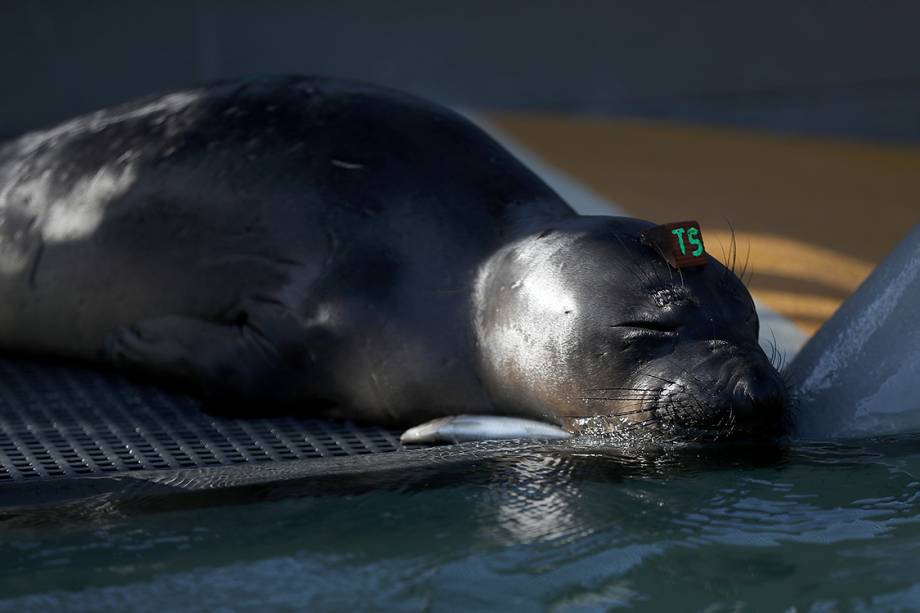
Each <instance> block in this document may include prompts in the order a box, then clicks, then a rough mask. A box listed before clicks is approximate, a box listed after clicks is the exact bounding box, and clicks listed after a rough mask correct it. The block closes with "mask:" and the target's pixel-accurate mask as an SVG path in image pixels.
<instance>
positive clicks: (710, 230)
mask: <svg viewBox="0 0 920 613" xmlns="http://www.w3.org/2000/svg"><path fill="white" fill-rule="evenodd" d="M488 118H489V120H490V121H491V122H493V123H494V124H495V125H496V126H497V127H498V128H499V129H500V130H502V131H503V132H505V133H506V134H508V135H509V136H510V137H511V138H513V139H514V140H516V141H517V142H519V143H521V144H522V145H524V146H525V147H527V148H528V149H530V150H532V151H534V152H535V153H536V154H537V155H538V156H540V157H541V158H543V159H544V160H545V161H547V162H549V163H550V164H552V165H553V166H555V167H557V168H559V169H560V170H563V171H565V172H566V173H567V174H569V175H571V176H572V177H574V178H575V179H578V180H579V181H581V182H582V183H584V184H586V185H587V186H589V187H591V188H592V189H593V190H595V191H596V192H598V193H600V194H601V195H603V196H605V197H606V198H608V199H610V200H612V201H613V202H615V203H616V204H618V205H620V206H621V207H622V208H623V209H625V210H626V211H627V212H628V213H629V214H630V215H633V216H636V217H641V218H645V219H650V220H652V221H656V222H660V223H663V222H667V221H681V220H684V219H697V220H699V222H700V224H701V225H702V227H703V234H704V238H705V240H706V246H707V250H708V251H709V252H710V253H712V254H713V255H715V256H716V257H722V256H723V248H724V252H725V255H726V256H728V255H729V252H730V246H731V234H730V230H729V228H730V227H733V228H734V230H735V243H736V246H737V268H738V269H739V272H740V269H741V268H742V267H743V265H744V262H745V259H746V258H749V263H748V269H749V273H750V271H753V278H752V280H751V281H750V283H749V287H750V288H751V291H752V293H753V294H754V295H755V296H757V297H758V298H759V299H761V300H763V301H764V302H766V303H767V304H768V305H770V306H771V307H772V308H773V309H774V310H776V311H777V312H779V313H781V314H782V315H785V316H786V317H788V318H790V319H791V320H792V321H794V322H795V323H796V324H797V325H798V326H799V327H800V328H801V329H802V330H803V331H805V332H806V333H808V334H811V333H813V332H814V331H815V330H816V329H817V328H818V327H819V326H820V325H821V324H822V323H823V322H824V321H825V320H826V319H827V318H828V317H829V316H830V315H831V314H832V313H833V312H834V310H836V308H837V307H838V306H839V305H840V303H841V302H842V301H843V299H844V298H846V297H847V296H848V295H849V294H850V292H852V291H853V290H854V289H855V288H856V287H857V286H858V285H859V283H861V282H862V280H863V279H864V278H865V277H866V275H867V274H868V273H869V272H870V271H871V270H872V268H873V267H874V266H875V265H876V264H877V263H878V262H879V261H881V260H882V259H883V258H884V257H885V255H887V254H888V252H889V251H890V250H891V249H892V248H893V247H894V246H895V245H896V244H897V242H898V241H899V240H900V239H901V238H903V236H904V235H905V234H906V233H907V232H908V230H910V228H911V227H912V226H913V225H914V224H916V223H917V222H920V147H906V146H885V145H869V144H855V143H849V142H840V141H831V140H816V139H805V138H795V137H785V136H776V135H769V134H764V133H753V132H742V131H736V130H727V129H716V128H702V127H688V126H682V125H674V124H666V123H661V122H642V121H623V120H611V119H604V118H586V117H571V116H558V115H550V114H523V113H494V114H490V115H489V116H488ZM720 244H721V246H722V247H720Z"/></svg>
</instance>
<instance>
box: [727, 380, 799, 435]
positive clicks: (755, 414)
mask: <svg viewBox="0 0 920 613" xmlns="http://www.w3.org/2000/svg"><path fill="white" fill-rule="evenodd" d="M787 405H788V396H787V392H786V386H785V384H784V383H783V380H782V378H781V377H780V375H779V373H777V372H776V371H775V370H774V369H773V368H772V366H771V367H769V369H766V368H762V369H747V370H745V371H744V372H742V373H741V374H740V375H739V376H738V377H737V378H736V379H735V382H734V385H733V387H732V388H731V410H732V414H733V416H734V427H733V434H738V435H742V436H754V437H758V438H761V437H773V436H778V435H780V434H782V429H783V425H784V423H785V414H786V408H787Z"/></svg>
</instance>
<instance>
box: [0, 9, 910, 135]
mask: <svg viewBox="0 0 920 613" xmlns="http://www.w3.org/2000/svg"><path fill="white" fill-rule="evenodd" d="M918 22H920V3H918V2H916V1H882V2H865V1H863V0H859V1H857V0H852V1H851V0H842V1H830V0H828V1H802V0H798V1H795V0H779V1H771V2H765V1H762V2H757V3H754V2H747V1H738V0H713V1H703V0H699V1H687V0H681V1H654V0H652V1H639V0H637V1H629V2H612V1H609V2H574V1H573V2H549V1H545V0H531V1H529V2H500V1H498V0H491V1H490V0H468V1H466V2H462V1H461V2H449V3H448V2H436V1H433V0H428V1H422V0H409V1H405V2H395V1H394V2H381V1H377V2H375V1H373V0H338V1H335V2H295V1H293V0H279V1H263V2H242V1H231V0H228V1H225V2H220V1H217V0H188V1H185V2H173V1H163V0H146V1H145V2H135V1H129V0H112V1H100V2H89V1H83V2H78V1H76V0H60V1H51V0H0V74H2V75H3V79H2V82H0V133H6V134H9V133H14V132H18V131H22V130H25V129H28V128H33V127H36V126H41V125H44V124H48V123H49V122H53V121H56V120H58V119H61V118H64V117H67V116H70V115H73V114H76V113H79V112H83V111H87V110H91V109H95V108H97V107H100V106H104V105H108V104H111V103H115V102H119V101H122V100H125V99H128V98H131V97H133V96H138V95H142V94H146V93H150V92H152V91H157V90H162V89H166V88H172V87H177V86H182V85H186V84H190V83H196V82H199V81H202V80H209V79H215V78H223V77H230V76H236V75H246V74H254V73H263V72H299V73H320V74H329V75H342V76H348V77H357V78H361V79H366V80H371V81H376V82H382V83H386V84H389V85H393V86H396V87H400V88H404V89H408V90H411V91H414V92H416V93H419V94H422V95H425V96H428V97H431V98H435V99H438V100H440V101H442V102H446V103H450V104H456V105H463V106H467V107H472V108H532V109H551V110H564V111H573V110H574V111H587V112H600V113H609V114H625V115H641V116H656V117H657V116H663V117H673V118H680V119H689V120H695V121H703V122H722V123H732V124H742V125H749V126H755V127H764V128H771V129H778V130H785V131H798V132H809V133H831V134H845V135H850V136H856V137H864V138H880V139H902V140H920V104H918V103H920V31H918V25H917V24H918Z"/></svg>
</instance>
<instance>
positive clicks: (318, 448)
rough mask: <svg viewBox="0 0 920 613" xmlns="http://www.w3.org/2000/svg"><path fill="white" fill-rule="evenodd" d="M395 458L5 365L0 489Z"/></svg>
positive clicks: (293, 422) (285, 422)
mask: <svg viewBox="0 0 920 613" xmlns="http://www.w3.org/2000/svg"><path fill="white" fill-rule="evenodd" d="M399 449H401V446H400V443H399V434H398V433H397V432H394V431H390V430H386V429H383V428H375V427H358V426H355V425H353V424H349V423H344V422H335V421H329V420H321V419H295V418H271V419H229V418H221V417H215V416H212V415H208V414H205V413H202V412H201V411H200V410H199V409H198V406H197V403H196V402H195V401H194V400H193V399H191V398H188V397H185V396H181V395H176V394H171V393H168V392H165V391H163V390H160V389H158V388H155V387H152V386H148V385H140V384H138V383H136V382H134V381H130V380H128V379H126V378H124V377H121V376H119V375H117V374H114V373H108V372H102V371H99V370H96V369H93V368H91V367H88V366H82V365H76V366H73V365H69V364H68V365H64V364H59V363H53V362H44V361H34V360H29V359H18V358H16V359H13V358H0V484H2V483H8V482H22V481H38V480H51V479H64V478H68V477H85V476H93V475H111V474H115V473H126V472H132V471H146V470H170V469H174V470H175V469H187V468H199V467H208V466H227V465H240V464H244V465H245V464H258V463H271V462H281V461H286V460H303V459H309V458H324V457H337V456H339V457H340V456H349V455H360V454H371V453H381V452H392V451H397V450H399Z"/></svg>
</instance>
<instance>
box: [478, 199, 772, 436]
mask: <svg viewBox="0 0 920 613" xmlns="http://www.w3.org/2000/svg"><path fill="white" fill-rule="evenodd" d="M651 228H653V224H651V223H648V222H644V221H640V220H635V219H625V218H610V217H580V218H575V219H570V220H564V221H561V222H558V223H557V224H555V225H554V226H551V227H549V228H547V229H545V230H543V231H541V232H540V233H538V234H536V235H532V236H529V237H527V238H525V239H523V240H520V241H518V242H515V243H513V244H511V245H509V246H508V247H506V248H505V249H503V250H502V251H501V252H500V253H499V254H498V255H497V256H496V257H494V258H493V259H492V260H491V261H490V262H489V264H488V265H487V266H486V267H485V269H484V271H483V274H482V275H481V276H480V279H479V285H478V289H477V305H478V307H479V310H478V313H477V318H476V330H477V335H478V341H479V347H480V353H481V356H482V360H483V361H484V364H483V366H482V368H481V371H482V372H483V373H484V378H486V379H487V381H486V385H487V388H488V389H489V390H490V392H491V393H492V394H493V395H494V396H496V397H497V398H496V403H497V404H499V405H502V406H516V407H518V408H520V409H521V410H524V407H525V406H526V407H530V412H531V415H533V410H534V409H536V411H537V412H538V413H539V414H540V415H539V417H540V418H541V419H545V420H548V421H555V422H556V423H562V424H565V426H566V427H567V428H569V429H571V430H574V431H579V430H581V431H589V432H596V431H598V430H602V431H624V430H625V431H636V430H639V431H642V432H652V433H655V434H656V435H662V436H666V437H671V438H680V439H683V440H686V439H705V440H716V439H719V440H721V439H726V438H737V437H744V438H748V437H751V438H768V437H775V436H776V435H778V434H781V433H782V432H783V431H784V427H785V419H786V406H787V404H788V399H787V393H786V386H785V384H784V382H783V380H782V377H781V376H780V374H779V373H778V372H777V370H776V369H775V368H774V367H773V365H772V364H771V362H770V360H769V358H768V357H767V355H766V354H765V353H764V351H763V349H762V348H761V347H760V345H759V344H758V334H759V322H758V318H757V312H756V310H755V308H754V303H753V300H752V299H751V296H750V294H749V293H748V291H747V289H746V288H745V287H744V285H743V283H742V282H741V281H740V279H738V277H737V276H735V274H734V273H733V272H732V271H730V270H728V269H727V268H726V267H725V266H723V265H722V264H721V263H719V262H718V261H717V260H715V259H714V258H712V257H711V256H708V255H705V258H706V262H705V265H703V266H692V267H685V268H680V267H674V266H672V265H671V264H669V263H668V261H667V258H666V257H664V256H663V254H662V253H661V251H660V249H658V248H657V247H656V246H654V245H652V244H649V242H648V241H644V240H643V238H642V235H643V232H646V231H648V230H649V229H651ZM624 426H625V428H624Z"/></svg>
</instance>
